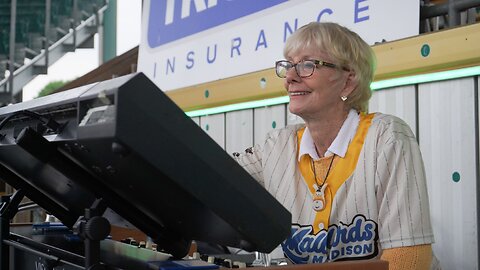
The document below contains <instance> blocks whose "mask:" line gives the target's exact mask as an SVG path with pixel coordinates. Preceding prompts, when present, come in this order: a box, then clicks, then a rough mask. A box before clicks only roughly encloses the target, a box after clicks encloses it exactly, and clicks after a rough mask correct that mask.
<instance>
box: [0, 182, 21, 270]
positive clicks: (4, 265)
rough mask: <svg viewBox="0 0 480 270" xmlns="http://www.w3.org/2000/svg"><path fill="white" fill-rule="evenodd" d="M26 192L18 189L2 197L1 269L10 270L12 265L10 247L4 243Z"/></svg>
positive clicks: (0, 223)
mask: <svg viewBox="0 0 480 270" xmlns="http://www.w3.org/2000/svg"><path fill="white" fill-rule="evenodd" d="M24 196H25V193H24V192H23V191H22V190H17V191H16V192H15V193H14V194H13V195H11V196H1V197H0V203H1V206H0V270H8V269H9V267H10V252H9V249H10V247H9V246H7V245H5V244H4V243H3V240H6V239H8V237H9V235H10V220H11V219H12V218H13V217H14V216H15V214H16V213H17V212H18V205H19V204H20V202H21V201H22V199H23V197H24Z"/></svg>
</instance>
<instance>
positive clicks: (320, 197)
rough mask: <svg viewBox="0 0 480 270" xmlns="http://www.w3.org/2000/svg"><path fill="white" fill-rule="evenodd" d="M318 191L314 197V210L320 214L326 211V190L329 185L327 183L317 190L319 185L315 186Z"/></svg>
mask: <svg viewBox="0 0 480 270" xmlns="http://www.w3.org/2000/svg"><path fill="white" fill-rule="evenodd" d="M314 187H315V189H316V191H315V195H314V196H313V210H315V211H317V212H320V211H322V210H323V209H325V206H326V202H325V188H326V187H327V184H326V183H325V184H324V185H322V186H321V187H320V188H317V185H314Z"/></svg>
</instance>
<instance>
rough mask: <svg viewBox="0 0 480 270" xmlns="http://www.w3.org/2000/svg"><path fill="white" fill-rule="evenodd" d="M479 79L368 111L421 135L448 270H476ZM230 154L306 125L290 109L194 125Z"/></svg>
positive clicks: (397, 97) (409, 89)
mask: <svg viewBox="0 0 480 270" xmlns="http://www.w3.org/2000/svg"><path fill="white" fill-rule="evenodd" d="M478 81H479V78H478V77H470V78H462V79H456V80H448V81H440V82H431V83H424V84H419V85H409V86H402V87H395V88H390V89H384V90H378V91H375V92H374V94H373V96H372V99H371V101H370V111H371V112H375V111H380V112H383V113H388V114H393V115H396V116H399V117H401V118H402V119H404V120H405V121H406V122H407V123H408V124H409V125H410V127H411V128H412V130H413V132H414V133H415V134H416V135H417V137H418V139H419V143H420V147H421V150H422V154H423V158H424V162H425V170H426V175H427V179H428V188H429V195H430V208H431V217H432V224H433V229H434V233H435V238H436V243H435V244H434V245H433V250H434V252H435V255H436V256H437V258H438V260H439V261H440V264H441V267H442V268H443V269H447V270H448V269H452V270H453V269H479V267H478V237H477V227H478V222H477V181H478V171H479V169H478V153H479V145H478V138H477V137H478V126H479V125H480V124H479V123H478V121H479V120H478V119H480V117H478V115H479V111H478V103H479V102H480V101H479V100H478V95H477V93H478V85H479V82H478ZM193 119H194V120H195V121H196V122H197V123H198V124H199V125H200V126H201V127H202V129H203V130H205V132H207V133H208V134H209V135H210V136H211V137H212V138H213V139H214V140H215V141H216V142H217V143H218V144H219V145H220V146H222V147H223V148H224V149H225V150H226V151H227V152H229V153H232V152H236V151H237V152H240V151H243V150H244V149H245V148H247V147H249V146H252V145H254V144H256V143H259V142H261V141H262V140H263V138H264V136H265V134H266V133H267V132H268V131H270V130H272V129H278V128H281V127H283V126H285V125H286V124H294V123H300V122H302V120H301V119H300V118H298V117H296V116H295V115H292V114H290V113H289V112H288V109H287V104H281V105H276V106H271V107H262V108H255V109H248V110H242V111H235V112H228V113H222V114H215V115H209V116H202V117H197V118H193Z"/></svg>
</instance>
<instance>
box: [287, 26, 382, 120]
mask: <svg viewBox="0 0 480 270" xmlns="http://www.w3.org/2000/svg"><path fill="white" fill-rule="evenodd" d="M306 48H316V49H318V50H320V51H322V52H323V53H326V54H328V55H329V56H330V57H331V58H332V61H335V62H334V63H335V64H337V65H338V66H339V67H343V68H347V69H349V70H351V71H353V73H354V80H355V82H356V83H357V87H356V88H355V89H354V90H353V91H352V93H351V94H350V95H349V96H348V99H347V100H346V101H345V102H346V103H347V105H348V106H350V107H351V108H353V109H356V110H357V111H361V112H366V111H367V109H368V100H369V99H370V97H371V96H372V92H371V89H370V83H371V82H372V80H373V75H374V73H375V64H376V63H375V54H374V52H373V50H372V48H371V47H370V46H369V45H368V44H367V43H366V42H365V41H364V40H363V39H362V38H361V37H360V36H359V35H358V34H356V33H355V32H353V31H351V30H349V29H348V28H346V27H344V26H341V25H339V24H336V23H331V22H322V23H319V22H312V23H309V24H307V25H304V26H302V27H300V28H299V29H298V30H297V31H295V32H294V33H293V34H292V35H291V36H290V37H289V38H288V39H287V41H286V43H285V47H284V50H283V54H284V56H285V57H288V55H290V54H292V53H297V52H299V51H301V50H304V49H306ZM320 60H321V59H320Z"/></svg>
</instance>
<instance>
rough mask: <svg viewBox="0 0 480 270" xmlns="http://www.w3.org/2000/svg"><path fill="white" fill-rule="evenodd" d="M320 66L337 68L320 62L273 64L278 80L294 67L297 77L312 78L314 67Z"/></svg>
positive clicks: (282, 61) (283, 62)
mask: <svg viewBox="0 0 480 270" xmlns="http://www.w3.org/2000/svg"><path fill="white" fill-rule="evenodd" d="M320 66H325V67H329V68H337V67H338V66H337V65H335V64H332V63H328V62H325V61H320V60H302V61H300V62H298V63H296V64H294V63H292V62H290V61H287V60H280V61H277V62H275V72H276V73H277V76H278V77H280V78H285V77H287V72H288V71H289V70H290V69H291V68H292V67H294V68H295V71H296V72H297V75H298V76H299V77H301V78H307V77H310V76H312V74H313V72H314V71H315V67H317V68H320ZM342 69H343V70H345V71H349V70H348V69H347V68H344V67H342Z"/></svg>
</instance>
